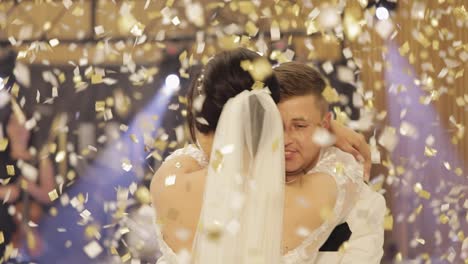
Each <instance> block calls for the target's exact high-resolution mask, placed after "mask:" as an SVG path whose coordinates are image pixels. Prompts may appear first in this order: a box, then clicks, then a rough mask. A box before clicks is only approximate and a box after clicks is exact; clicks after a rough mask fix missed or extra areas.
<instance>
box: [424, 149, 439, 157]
mask: <svg viewBox="0 0 468 264" xmlns="http://www.w3.org/2000/svg"><path fill="white" fill-rule="evenodd" d="M436 154H437V149H434V148H431V147H428V146H425V147H424V156H426V157H435V156H436Z"/></svg>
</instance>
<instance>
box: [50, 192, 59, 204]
mask: <svg viewBox="0 0 468 264" xmlns="http://www.w3.org/2000/svg"><path fill="white" fill-rule="evenodd" d="M58 197H59V195H58V193H57V190H55V189H54V190H52V191H50V192H49V199H50V201H51V202H53V201H55V200H56V199H57V198H58Z"/></svg>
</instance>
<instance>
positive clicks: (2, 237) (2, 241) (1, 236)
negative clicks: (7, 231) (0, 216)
mask: <svg viewBox="0 0 468 264" xmlns="http://www.w3.org/2000/svg"><path fill="white" fill-rule="evenodd" d="M3 243H5V237H4V236H3V232H2V231H0V245H1V244H3Z"/></svg>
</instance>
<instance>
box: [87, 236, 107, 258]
mask: <svg viewBox="0 0 468 264" xmlns="http://www.w3.org/2000/svg"><path fill="white" fill-rule="evenodd" d="M83 250H84V252H85V253H86V255H88V257H89V258H91V259H94V258H96V257H97V256H99V254H101V253H102V251H103V249H102V247H101V245H99V243H98V242H97V241H95V240H93V241H91V242H89V243H88V244H87V245H86V246H85V247H84V248H83Z"/></svg>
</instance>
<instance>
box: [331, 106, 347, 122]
mask: <svg viewBox="0 0 468 264" xmlns="http://www.w3.org/2000/svg"><path fill="white" fill-rule="evenodd" d="M333 113H335V116H336V121H337V122H338V123H340V124H346V123H348V121H349V117H348V115H347V114H346V112H344V111H341V109H340V108H339V107H333Z"/></svg>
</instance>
